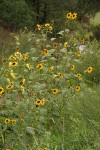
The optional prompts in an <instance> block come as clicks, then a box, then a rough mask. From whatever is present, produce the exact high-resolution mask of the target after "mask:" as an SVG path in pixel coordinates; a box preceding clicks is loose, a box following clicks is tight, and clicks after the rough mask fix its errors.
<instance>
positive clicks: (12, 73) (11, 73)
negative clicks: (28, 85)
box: [10, 70, 16, 80]
mask: <svg viewBox="0 0 100 150" xmlns="http://www.w3.org/2000/svg"><path fill="white" fill-rule="evenodd" d="M10 75H11V76H12V78H13V79H15V80H16V76H15V75H14V72H13V70H11V71H10Z"/></svg>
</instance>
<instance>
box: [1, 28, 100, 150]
mask: <svg viewBox="0 0 100 150" xmlns="http://www.w3.org/2000/svg"><path fill="white" fill-rule="evenodd" d="M47 32H48V31H47V28H44V27H43V29H42V30H41V31H40V32H39V33H38V34H34V33H32V32H28V31H27V32H26V31H23V32H21V33H18V34H17V33H13V34H12V35H11V36H12V37H11V36H9V40H10V39H13V40H12V42H11V43H10V45H9V42H8V43H7V45H6V46H5V50H6V55H5V51H4V49H3V50H2V53H1V56H2V57H1V64H0V69H1V72H0V148H1V149H2V150H7V149H10V150H13V149H14V150H23V149H25V150H67V149H68V150H80V149H81V150H99V149H100V144H99V143H100V132H99V131H100V109H99V99H100V92H99V91H100V85H99V83H98V81H99V65H100V61H99V50H98V47H99V46H98V43H97V41H94V42H89V41H85V44H86V45H87V48H88V52H86V53H83V52H80V51H79V46H80V44H81V43H82V42H84V40H85V39H84V40H82V38H84V36H82V35H81V36H80V34H78V37H77V34H75V33H73V35H72V34H71V33H70V31H69V30H68V29H67V30H64V31H61V32H60V33H59V34H60V36H59V38H56V37H54V38H48V37H47V34H46V33H47ZM50 32H51V31H50ZM77 32H78V31H77ZM3 42H4V40H3ZM65 42H67V43H66V44H65ZM83 44H84V43H83ZM4 45H5V44H4ZM11 45H12V51H10V53H8V51H7V49H10V48H11V47H10V46H11ZM65 45H66V46H65ZM94 50H95V51H94ZM95 62H97V63H95ZM89 67H91V68H92V70H91V71H89V70H88V68H89ZM77 74H81V76H80V77H77ZM94 77H95V79H96V80H95V79H94ZM76 87H77V88H78V89H77V88H76Z"/></svg>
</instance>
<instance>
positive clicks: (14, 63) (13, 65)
mask: <svg viewBox="0 0 100 150" xmlns="http://www.w3.org/2000/svg"><path fill="white" fill-rule="evenodd" d="M17 65H18V63H17V62H9V67H15V66H17Z"/></svg>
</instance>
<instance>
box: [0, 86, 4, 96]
mask: <svg viewBox="0 0 100 150" xmlns="http://www.w3.org/2000/svg"><path fill="white" fill-rule="evenodd" d="M2 94H4V89H3V88H2V87H0V95H2Z"/></svg>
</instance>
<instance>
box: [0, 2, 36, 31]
mask: <svg viewBox="0 0 100 150" xmlns="http://www.w3.org/2000/svg"><path fill="white" fill-rule="evenodd" d="M34 16H35V15H34V13H33V12H32V10H31V8H30V7H29V6H28V5H27V3H26V2H25V1H24V0H15V1H13V0H10V1H9V0H4V1H1V2H0V24H1V25H2V26H3V27H4V28H6V29H12V30H17V29H20V28H23V27H25V26H26V27H28V28H32V25H33V23H34V20H35V17H34Z"/></svg>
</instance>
